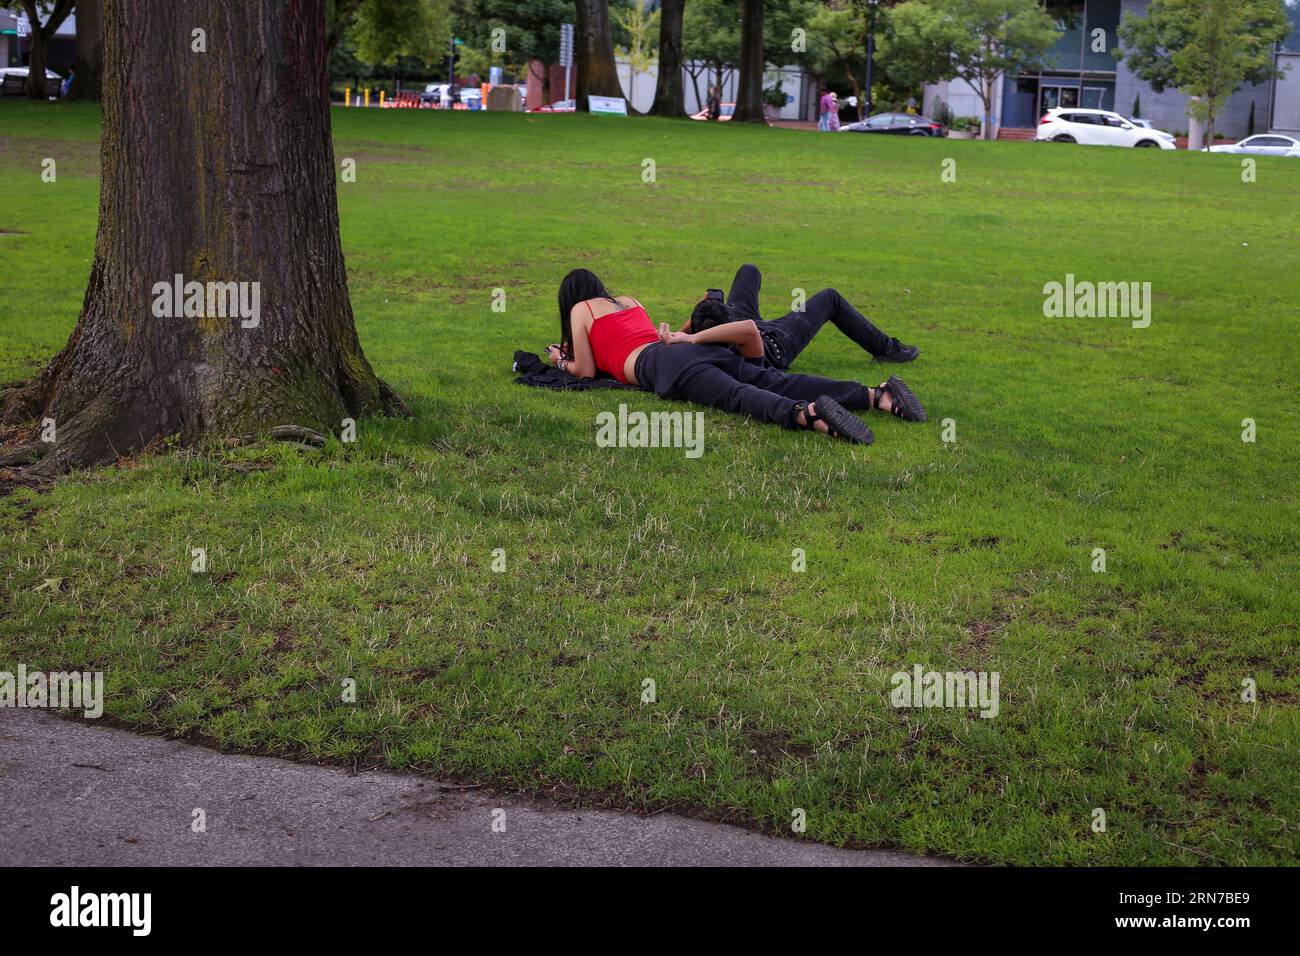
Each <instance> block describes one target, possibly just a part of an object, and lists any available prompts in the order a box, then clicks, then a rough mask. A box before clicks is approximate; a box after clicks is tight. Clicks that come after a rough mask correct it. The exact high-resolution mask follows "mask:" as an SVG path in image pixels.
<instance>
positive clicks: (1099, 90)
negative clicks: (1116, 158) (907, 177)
mask: <svg viewBox="0 0 1300 956" xmlns="http://www.w3.org/2000/svg"><path fill="white" fill-rule="evenodd" d="M1284 2H1285V3H1286V7H1287V14H1288V16H1289V17H1290V19H1291V26H1292V29H1291V33H1290V35H1289V36H1288V38H1287V39H1286V41H1284V42H1283V43H1282V44H1281V48H1280V49H1279V50H1278V51H1277V52H1276V53H1275V59H1276V61H1277V63H1278V65H1279V67H1280V68H1282V69H1283V70H1286V71H1287V72H1286V75H1285V76H1284V77H1283V78H1281V79H1278V80H1273V81H1271V82H1269V83H1265V84H1262V85H1260V86H1246V87H1243V88H1241V89H1239V90H1237V92H1236V93H1234V94H1233V95H1232V96H1231V97H1229V98H1228V100H1227V102H1226V103H1225V104H1224V107H1223V109H1222V111H1221V112H1220V114H1219V116H1218V118H1217V119H1216V120H1215V131H1216V132H1217V133H1222V134H1223V135H1225V136H1227V137H1229V138H1233V139H1237V138H1240V137H1243V136H1246V135H1247V134H1248V133H1250V132H1264V131H1266V130H1269V129H1277V130H1295V129H1296V128H1297V126H1300V0H1284ZM1043 6H1044V7H1045V8H1046V10H1047V12H1048V13H1049V14H1050V15H1051V16H1052V18H1053V19H1054V20H1056V22H1057V23H1058V24H1059V25H1060V27H1061V37H1060V39H1059V40H1058V41H1057V42H1056V44H1055V45H1054V46H1053V47H1052V49H1051V50H1050V51H1049V52H1048V54H1047V56H1046V57H1045V58H1044V61H1043V64H1042V66H1041V68H1039V69H1034V70H1026V71H1023V72H1021V73H1020V74H1019V75H1017V76H1014V77H1011V76H1008V77H1003V78H1002V81H1001V83H1000V85H999V89H998V91H997V95H996V97H995V106H994V110H993V112H994V125H995V126H996V127H998V128H999V129H1003V128H1009V129H1032V128H1033V127H1035V126H1036V125H1037V124H1038V118H1039V117H1040V116H1042V115H1043V113H1045V112H1046V111H1047V110H1049V109H1051V108H1053V107H1058V106H1060V107H1072V106H1073V107H1090V108H1095V109H1107V110H1114V111H1116V112H1118V113H1122V114H1124V115H1126V116H1131V115H1135V114H1138V113H1140V114H1141V116H1142V118H1144V119H1147V120H1150V121H1151V123H1152V124H1153V125H1155V126H1157V127H1159V128H1160V129H1165V130H1169V131H1171V132H1186V131H1187V129H1188V128H1189V125H1190V121H1189V118H1188V99H1187V97H1186V96H1184V95H1183V94H1182V93H1179V92H1178V91H1177V90H1165V91H1164V92H1163V93H1156V92H1155V90H1153V89H1151V87H1150V86H1149V85H1148V84H1147V83H1145V82H1143V81H1142V80H1140V79H1138V78H1137V77H1136V76H1135V75H1134V74H1133V72H1132V71H1131V70H1130V69H1129V68H1128V65H1127V64H1126V63H1124V62H1123V61H1117V60H1116V59H1115V56H1114V52H1113V51H1114V50H1115V48H1116V47H1117V46H1118V45H1119V40H1118V37H1117V35H1116V31H1117V29H1118V27H1119V25H1120V23H1121V22H1123V21H1124V20H1126V19H1128V18H1130V17H1135V16H1136V17H1141V16H1144V15H1145V14H1146V10H1147V7H1148V6H1150V0H1043ZM936 98H940V99H943V101H944V102H945V103H947V104H948V105H949V106H950V107H951V108H952V110H953V112H954V113H955V114H957V115H969V116H975V115H979V114H980V113H982V111H983V108H982V106H981V104H980V101H979V98H978V97H977V96H976V95H975V94H974V91H973V90H971V89H970V88H969V87H968V86H967V85H966V84H965V83H963V82H962V81H960V80H953V81H950V82H948V83H939V84H934V85H932V86H929V87H927V88H926V91H925V105H926V107H927V114H928V112H929V109H930V108H931V107H932V106H933V102H934V100H935V99H936ZM1252 107H1253V116H1254V127H1253V129H1252V128H1251V116H1252Z"/></svg>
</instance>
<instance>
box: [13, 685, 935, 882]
mask: <svg viewBox="0 0 1300 956" xmlns="http://www.w3.org/2000/svg"><path fill="white" fill-rule="evenodd" d="M200 808H201V809H202V810H204V811H205V813H206V822H207V830H206V832H200V833H196V832H194V831H193V829H192V826H191V824H192V821H193V819H194V816H193V815H194V811H195V810H196V809H200ZM499 810H500V811H504V822H505V832H494V831H493V828H492V824H493V818H494V813H496V814H497V816H498V817H499V816H500V813H499V812H498V811H499ZM0 860H4V861H6V863H10V864H29V865H73V864H75V865H88V866H101V865H125V866H148V865H164V864H165V865H182V866H183V865H207V866H221V865H276V866H292V865H315V864H327V865H367V864H371V865H384V866H404V865H427V864H437V865H449V866H459V865H475V864H479V865H606V866H618V865H659V864H668V865H678V866H690V865H698V864H707V865H732V866H744V865H759V866H771V865H776V866H808V865H813V866H945V865H950V863H949V861H946V860H937V859H929V858H917V857H911V856H907V855H905V854H901V853H893V852H888V851H875V850H867V851H854V850H839V849H834V848H832V847H827V846H822V845H820V844H817V843H812V842H805V841H801V840H797V839H793V838H791V839H777V838H773V837H766V836H760V835H758V834H754V833H750V832H748V831H746V830H742V829H739V828H737V827H731V826H723V825H720V824H715V823H706V822H704V821H700V820H692V819H688V818H686V817H681V816H676V815H674V814H670V813H662V814H658V815H656V816H651V817H638V816H635V815H633V814H624V813H619V812H617V811H612V810H597V811H593V810H570V809H563V808H556V807H551V806H546V805H543V804H541V803H535V802H532V801H528V800H521V799H519V798H515V797H510V798H500V799H498V798H494V797H493V796H492V795H491V794H490V793H489V792H487V791H483V790H474V789H465V788H457V787H454V786H450V785H440V784H439V783H437V782H436V781H433V780H428V779H422V778H420V777H417V776H414V775H406V774H394V773H383V772H368V773H362V774H358V775H352V774H349V773H348V772H347V771H346V770H342V769H338V768H333V767H318V766H313V765H309V764H297V763H291V762H289V761H286V760H278V759H274V758H270V757H243V756H235V755H230V754H222V753H218V752H216V751H214V750H208V749H206V748H204V747H197V746H194V745H192V744H187V743H181V742H178V741H172V740H165V739H163V738H159V737H145V736H140V735H137V734H133V733H129V732H127V731H124V730H119V729H116V728H112V727H107V726H102V725H95V724H94V723H93V722H89V723H83V722H81V721H79V720H77V721H74V720H63V719H60V718H57V717H53V716H51V715H49V714H47V713H44V712H40V711H31V710H14V709H9V708H0Z"/></svg>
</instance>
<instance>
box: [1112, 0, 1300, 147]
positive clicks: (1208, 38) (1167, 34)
mask: <svg viewBox="0 0 1300 956" xmlns="http://www.w3.org/2000/svg"><path fill="white" fill-rule="evenodd" d="M1290 29H1291V27H1290V24H1289V23H1288V22H1287V15H1286V8H1285V6H1284V5H1283V3H1282V0H1152V3H1151V6H1150V7H1149V8H1148V10H1147V15H1146V16H1145V17H1126V18H1125V20H1124V22H1123V23H1122V24H1121V25H1120V28H1119V39H1120V43H1121V49H1120V50H1118V51H1116V53H1115V56H1116V57H1117V58H1118V59H1122V60H1125V61H1126V62H1127V63H1128V65H1129V69H1131V70H1132V71H1133V72H1134V73H1135V74H1136V75H1137V76H1138V77H1140V78H1141V79H1143V80H1146V81H1147V82H1148V83H1150V84H1151V88H1152V89H1154V90H1155V91H1156V92H1157V93H1162V92H1164V91H1165V89H1167V88H1169V87H1173V88H1175V89H1177V90H1179V91H1180V92H1182V93H1184V94H1186V95H1187V96H1188V97H1191V98H1192V102H1191V106H1190V109H1191V112H1192V115H1193V116H1195V117H1196V118H1197V119H1198V120H1200V121H1201V122H1203V123H1204V124H1205V136H1206V139H1207V140H1212V139H1213V138H1214V121H1215V119H1216V118H1217V117H1218V115H1219V111H1220V110H1221V109H1222V108H1223V104H1224V101H1225V100H1227V98H1228V97H1229V96H1231V95H1232V94H1233V93H1235V92H1236V91H1237V90H1238V89H1240V88H1241V86H1242V85H1243V84H1246V83H1264V82H1266V81H1267V80H1269V79H1271V78H1272V77H1274V76H1276V75H1277V69H1276V67H1275V66H1274V64H1273V45H1274V44H1275V43H1277V42H1278V41H1280V40H1282V39H1284V38H1285V37H1286V35H1287V33H1288V32H1289V31H1290Z"/></svg>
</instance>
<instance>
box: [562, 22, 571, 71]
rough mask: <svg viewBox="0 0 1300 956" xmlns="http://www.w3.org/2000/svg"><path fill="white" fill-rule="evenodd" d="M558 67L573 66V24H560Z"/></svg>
mask: <svg viewBox="0 0 1300 956" xmlns="http://www.w3.org/2000/svg"><path fill="white" fill-rule="evenodd" d="M560 66H564V67H569V66H573V24H572V23H561V24H560Z"/></svg>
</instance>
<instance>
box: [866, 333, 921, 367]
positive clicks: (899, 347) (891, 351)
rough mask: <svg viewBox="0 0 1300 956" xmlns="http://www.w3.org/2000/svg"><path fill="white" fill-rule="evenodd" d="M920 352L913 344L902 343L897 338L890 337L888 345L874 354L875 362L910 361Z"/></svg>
mask: <svg viewBox="0 0 1300 956" xmlns="http://www.w3.org/2000/svg"><path fill="white" fill-rule="evenodd" d="M920 354H921V350H920V349H918V348H917V347H916V346H915V345H904V344H903V343H902V342H900V341H898V339H890V340H889V346H888V347H887V348H886V349H885V351H884V352H882V353H881V354H879V355H877V356H876V361H877V362H910V361H912V359H914V358H916V357H917V356H918V355H920Z"/></svg>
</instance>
